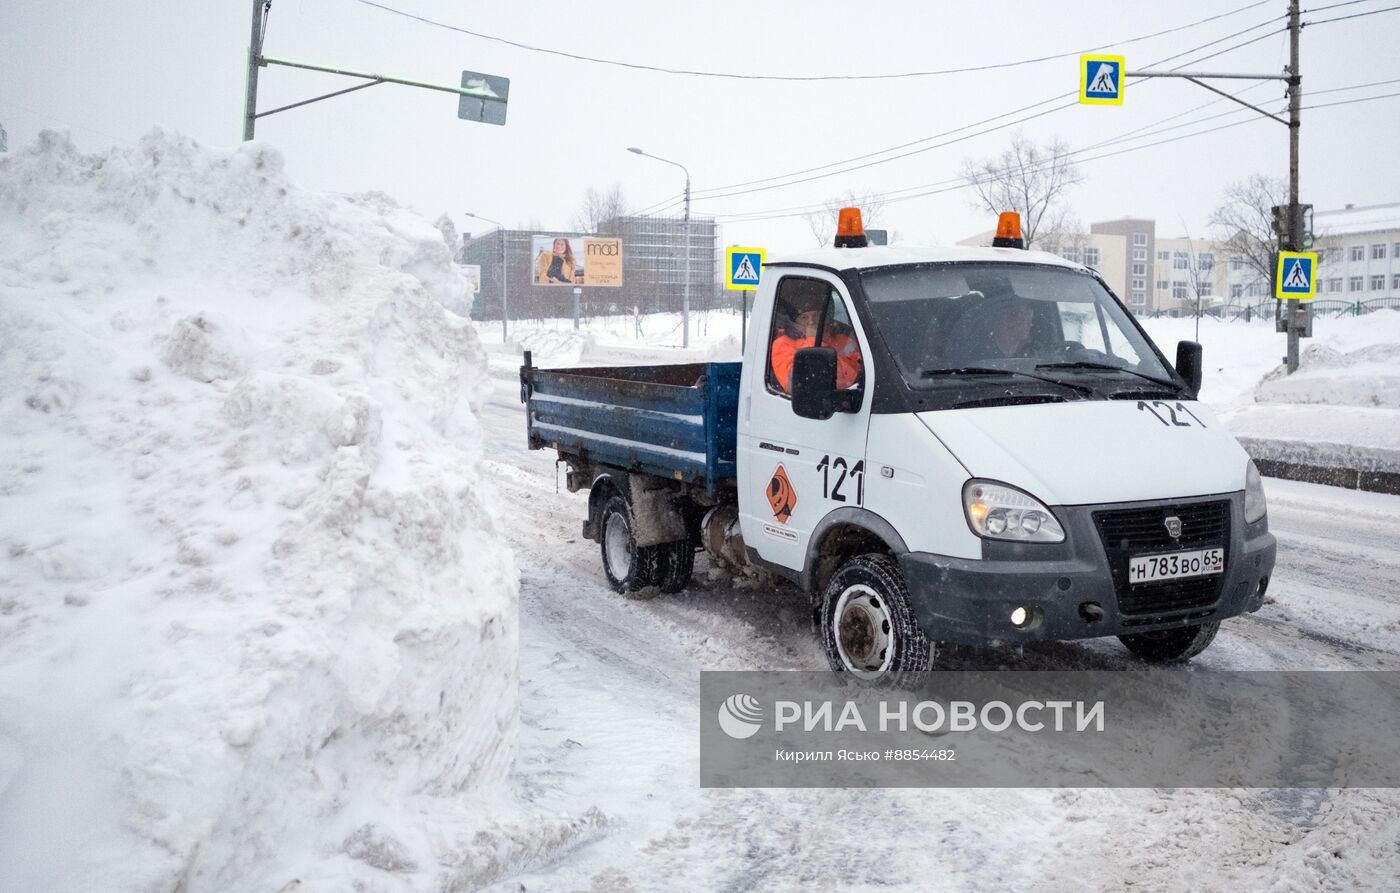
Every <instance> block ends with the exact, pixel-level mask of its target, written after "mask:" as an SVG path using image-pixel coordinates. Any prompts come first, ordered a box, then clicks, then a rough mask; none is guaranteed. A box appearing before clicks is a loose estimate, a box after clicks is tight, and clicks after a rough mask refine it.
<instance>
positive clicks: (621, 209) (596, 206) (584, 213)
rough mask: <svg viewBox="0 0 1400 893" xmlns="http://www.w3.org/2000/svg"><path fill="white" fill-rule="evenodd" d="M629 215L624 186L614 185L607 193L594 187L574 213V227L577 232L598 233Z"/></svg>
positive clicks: (590, 188) (589, 189) (585, 193)
mask: <svg viewBox="0 0 1400 893" xmlns="http://www.w3.org/2000/svg"><path fill="white" fill-rule="evenodd" d="M626 213H627V196H625V195H623V193H622V184H620V183H614V184H613V185H612V187H611V188H610V189H608V190H606V191H599V190H597V189H594V188H593V187H592V186H590V187H588V189H587V190H585V191H584V193H583V200H582V201H581V202H579V206H578V209H577V210H575V211H574V219H573V226H574V230H575V231H576V232H580V233H597V232H599V231H600V230H601V228H602V227H603V226H605V225H606V224H608V223H610V222H611V221H613V220H616V219H617V218H619V217H621V216H622V215H624V214H626Z"/></svg>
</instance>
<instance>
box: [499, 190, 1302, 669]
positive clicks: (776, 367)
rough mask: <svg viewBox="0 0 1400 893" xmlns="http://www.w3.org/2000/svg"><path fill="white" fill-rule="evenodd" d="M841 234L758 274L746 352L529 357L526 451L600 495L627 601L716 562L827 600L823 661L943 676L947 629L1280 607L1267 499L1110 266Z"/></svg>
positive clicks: (1011, 244)
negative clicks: (549, 455) (564, 365)
mask: <svg viewBox="0 0 1400 893" xmlns="http://www.w3.org/2000/svg"><path fill="white" fill-rule="evenodd" d="M1020 246H1021V240H1020V233H1019V221H1018V220H1016V219H1015V218H1014V215H1003V220H1002V221H1001V223H1000V225H999V227H998V236H997V239H996V242H995V243H994V246H993V247H988V248H946V249H926V248H903V247H884V246H867V245H866V244H865V238H864V236H863V234H862V232H861V228H860V222H859V213H858V212H857V211H855V210H854V209H847V210H846V211H843V212H842V219H841V221H840V227H839V229H838V235H837V244H836V246H835V247H832V248H829V249H823V250H818V251H814V252H811V253H807V254H801V255H796V256H793V257H790V258H787V259H785V260H782V261H780V262H771V263H768V264H765V265H764V267H763V270H762V277H761V284H760V287H759V289H758V292H757V295H756V300H755V303H754V310H753V316H752V319H751V323H750V327H749V332H748V338H747V347H746V350H745V353H744V358H743V362H742V363H702V364H686V365H671V366H643V367H637V366H632V367H603V368H590V369H554V370H546V369H539V368H535V367H534V366H533V365H532V364H531V361H530V358H529V356H528V355H527V356H526V363H525V366H524V367H522V369H521V396H522V400H524V401H525V402H526V404H527V413H526V414H527V418H528V439H529V445H530V447H531V448H535V449H553V450H556V451H557V452H558V454H559V456H560V458H561V459H562V460H564V461H565V462H567V463H568V467H569V473H568V484H569V487H570V489H572V490H579V489H587V490H588V491H589V494H590V495H589V501H588V517H587V519H586V520H585V521H584V525H583V530H584V535H585V536H587V537H589V538H590V539H593V540H596V541H597V542H598V543H599V544H600V548H601V553H602V559H603V569H604V572H605V574H606V575H607V578H608V580H609V582H610V583H611V585H612V586H613V587H614V588H615V589H617V590H619V591H637V590H640V589H643V588H646V587H656V588H658V589H660V590H661V591H668V592H674V591H678V590H679V589H681V588H683V587H684V586H686V585H687V583H688V581H689V579H690V574H691V569H692V567H693V563H694V559H695V554H696V552H697V550H700V549H704V550H706V551H707V552H708V554H709V556H710V560H711V562H712V563H713V564H716V565H718V566H722V567H727V568H730V569H733V570H735V571H739V572H745V571H752V569H755V568H758V569H763V570H764V571H766V572H771V573H773V574H776V575H778V576H780V577H784V578H786V579H788V580H791V581H792V582H793V583H795V584H796V585H797V586H799V587H801V589H802V590H803V591H804V592H805V593H806V594H807V596H808V597H809V599H810V605H811V609H812V616H813V619H814V621H815V626H816V629H817V630H818V631H819V635H820V637H821V641H822V643H823V646H824V647H825V650H826V654H827V656H828V659H829V661H830V663H831V666H832V667H833V668H834V669H836V670H839V671H845V672H849V673H852V674H856V675H857V676H859V677H861V678H862V679H867V680H875V679H880V678H883V677H886V676H888V675H890V674H898V673H904V672H909V671H917V670H921V669H925V668H928V666H929V662H930V653H931V648H930V644H931V643H934V642H958V643H982V644H986V643H1008V644H1017V643H1023V642H1029V641H1036V640H1045V639H1082V638H1090V637H1098V636H1117V637H1118V638H1119V639H1120V640H1121V641H1122V642H1123V644H1124V645H1126V646H1127V648H1128V649H1130V650H1131V651H1132V652H1133V653H1134V654H1136V655H1138V656H1140V657H1141V658H1143V659H1145V660H1148V661H1178V660H1185V659H1187V658H1190V657H1192V656H1194V655H1196V654H1198V653H1200V652H1201V651H1202V650H1203V649H1204V648H1205V647H1206V646H1207V645H1209V644H1210V642H1211V640H1212V639H1213V638H1214V637H1215V634H1216V630H1217V628H1218V627H1219V625H1220V623H1221V621H1223V620H1226V619H1228V618H1230V617H1234V616H1237V615H1239V614H1242V613H1245V612H1247V611H1255V610H1258V608H1259V607H1260V606H1261V605H1262V604H1263V600H1264V594H1265V591H1266V590H1267V588H1268V585H1269V576H1270V574H1271V573H1272V572H1273V566H1274V558H1275V551H1276V546H1275V540H1274V537H1273V536H1272V535H1271V534H1270V533H1269V529H1268V517H1267V514H1266V506H1265V499H1264V492H1263V487H1262V484H1261V480H1260V477H1259V473H1258V471H1257V469H1256V468H1255V467H1254V464H1253V463H1252V462H1251V461H1250V460H1249V457H1248V456H1247V455H1246V454H1245V452H1244V450H1243V449H1242V448H1241V447H1240V445H1239V443H1238V442H1236V440H1235V438H1234V437H1232V436H1231V434H1230V432H1229V431H1228V430H1226V428H1225V426H1224V425H1222V424H1221V423H1220V422H1219V421H1218V420H1217V419H1216V417H1215V415H1214V414H1213V413H1212V412H1211V411H1210V410H1209V409H1208V408H1207V407H1206V406H1204V405H1203V404H1201V403H1200V402H1198V401H1197V399H1196V394H1197V392H1198V390H1199V388H1200V384H1201V348H1200V345H1198V344H1195V343H1192V342H1185V341H1184V342H1181V343H1180V344H1179V345H1178V347H1177V355H1176V362H1175V364H1172V363H1169V362H1168V361H1167V359H1166V358H1165V357H1164V356H1163V355H1162V353H1161V351H1159V350H1158V349H1157V347H1156V346H1155V345H1154V344H1153V343H1152V341H1151V339H1149V338H1148V336H1147V333H1146V332H1144V331H1143V329H1142V327H1141V326H1140V325H1138V323H1137V321H1136V320H1135V319H1134V318H1133V316H1132V315H1131V314H1130V313H1129V312H1128V311H1127V309H1126V308H1125V307H1124V306H1123V304H1122V302H1121V301H1120V300H1119V299H1118V298H1117V297H1115V296H1114V294H1113V292H1112V291H1111V290H1110V289H1109V287H1108V285H1107V284H1106V283H1105V282H1104V280H1103V279H1102V277H1100V276H1099V275H1098V273H1096V272H1095V271H1094V270H1092V269H1089V268H1086V267H1083V266H1080V265H1078V264H1074V263H1070V262H1068V261H1065V260H1062V259H1061V258H1058V257H1055V256H1053V255H1049V254H1044V253H1039V252H1033V251H1026V250H1024V249H1022V248H1021V247H1020Z"/></svg>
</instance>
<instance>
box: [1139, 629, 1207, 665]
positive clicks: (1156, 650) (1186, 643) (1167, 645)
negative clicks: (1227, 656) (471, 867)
mask: <svg viewBox="0 0 1400 893" xmlns="http://www.w3.org/2000/svg"><path fill="white" fill-rule="evenodd" d="M1219 629H1220V624H1219V623H1218V622H1216V623H1202V624H1200V625H1198V626H1184V627H1182V628H1181V629H1164V630H1158V631H1157V632H1153V633H1134V634H1133V635H1131V636H1119V637H1118V641H1120V642H1122V643H1123V644H1124V645H1125V646H1127V648H1128V650H1129V651H1131V652H1132V653H1133V654H1136V655H1137V656H1138V657H1140V658H1142V659H1143V660H1146V661H1151V662H1152V663H1154V664H1164V663H1172V662H1174V661H1182V660H1190V659H1191V658H1193V657H1195V656H1196V655H1198V654H1200V653H1201V652H1202V651H1205V650H1206V647H1207V646H1208V645H1210V643H1211V642H1213V641H1215V633H1216V632H1217V631H1218V630H1219Z"/></svg>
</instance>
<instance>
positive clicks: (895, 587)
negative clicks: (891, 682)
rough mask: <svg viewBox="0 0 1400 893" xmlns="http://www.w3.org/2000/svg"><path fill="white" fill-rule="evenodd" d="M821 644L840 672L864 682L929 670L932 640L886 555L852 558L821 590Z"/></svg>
mask: <svg viewBox="0 0 1400 893" xmlns="http://www.w3.org/2000/svg"><path fill="white" fill-rule="evenodd" d="M821 618H822V623H821V627H822V645H823V646H825V648H826V659H827V661H828V662H829V663H830V664H831V668H832V669H833V670H835V671H836V672H838V673H850V674H851V675H852V676H854V677H856V678H857V679H859V680H861V681H862V682H876V681H885V680H888V679H896V678H898V677H899V676H901V675H903V674H905V673H917V672H922V671H924V670H927V669H928V668H929V642H928V639H927V638H926V637H925V636H924V631H923V630H922V629H920V628H919V625H918V623H916V622H915V621H914V610H913V607H912V606H911V604H910V601H909V588H908V587H907V586H906V585H905V584H904V575H903V574H901V573H900V571H899V565H898V564H897V563H895V560H894V559H893V558H891V557H889V556H888V555H877V554H872V555H861V556H859V557H856V558H852V559H850V560H849V561H847V562H846V563H845V564H843V565H841V567H840V568H839V569H838V570H837V571H836V573H835V574H833V575H832V577H831V581H830V582H829V583H827V585H826V589H825V590H823V592H822V610H821Z"/></svg>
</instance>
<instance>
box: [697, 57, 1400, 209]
mask: <svg viewBox="0 0 1400 893" xmlns="http://www.w3.org/2000/svg"><path fill="white" fill-rule="evenodd" d="M1386 83H1400V79H1397V80H1395V81H1377V82H1374V83H1372V84H1357V85H1353V86H1350V87H1336V88H1332V89H1330V90H1318V91H1315V92H1314V94H1313V95H1317V94H1320V93H1335V92H1340V91H1343V90H1355V89H1360V88H1362V87H1367V86H1377V85H1379V84H1386ZM1397 97H1400V92H1395V93H1383V94H1380V95H1377V96H1362V97H1358V98H1356V99H1343V100H1338V101H1336V102H1324V103H1314V104H1312V105H1306V106H1303V109H1304V110H1310V109H1323V108H1332V107H1335V106H1344V105H1353V104H1356V103H1362V102H1374V101H1378V100H1382V99H1393V98H1397ZM1242 111H1244V110H1234V109H1232V110H1230V111H1229V112H1226V113H1223V115H1230V114H1238V113H1240V112H1242ZM1223 115H1213V116H1210V117H1209V118H1204V119H1201V120H1197V121H1190V122H1186V123H1184V124H1180V125H1175V126H1173V127H1168V128H1163V129H1162V130H1160V131H1156V132H1155V133H1146V134H1141V135H1139V136H1137V137H1133V138H1132V139H1142V138H1144V137H1148V136H1155V135H1158V134H1160V133H1165V132H1167V131H1170V130H1175V129H1179V128H1181V127H1189V126H1194V125H1196V124H1200V123H1203V122H1204V121H1207V120H1211V119H1212V118H1219V117H1222V116H1223ZM1262 120H1264V119H1263V118H1260V117H1256V116H1250V117H1248V118H1244V119H1242V120H1239V121H1232V122H1229V123H1225V124H1220V125H1217V126H1215V127H1209V128H1206V129H1204V130H1198V131H1193V132H1191V133H1185V134H1181V135H1179V136H1174V137H1169V138H1167V139H1162V140H1155V141H1153V142H1150V143H1144V144H1142V145H1138V146H1128V147H1126V148H1122V149H1117V150H1115V151H1112V152H1104V153H1101V154H1098V155H1092V156H1089V157H1078V158H1076V159H1075V161H1076V163H1079V164H1087V163H1090V162H1094V161H1100V160H1102V159H1105V158H1113V157H1116V156H1118V155H1125V154H1128V153H1130V152H1137V151H1140V150H1142V149H1150V148H1153V147H1155V146H1161V145H1166V144H1168V143H1174V142H1179V141H1181V140H1185V139H1191V138H1194V137H1198V136H1205V135H1207V134H1211V133H1216V132H1219V131H1222V130H1228V129H1230V128H1233V127H1239V126H1241V125H1244V124H1249V123H1252V122H1255V121H1262ZM1125 140H1128V141H1130V139H1128V138H1126V136H1120V137H1115V138H1112V139H1109V140H1105V141H1103V142H1101V143H1096V144H1094V145H1092V146H1086V147H1084V148H1082V149H1076V150H1073V151H1071V152H1068V153H1064V154H1063V155H1058V156H1055V157H1053V158H1050V159H1047V161H1046V162H1045V164H1044V165H1042V166H1041V167H1039V168H1034V169H1033V170H1041V169H1043V168H1044V167H1048V166H1050V165H1053V164H1056V163H1059V162H1060V161H1061V160H1062V159H1063V158H1065V157H1068V156H1071V155H1080V154H1081V153H1086V152H1089V151H1092V150H1094V149H1096V148H1104V147H1107V146H1108V145H1112V144H1114V143H1117V142H1123V141H1125ZM971 185H972V184H970V183H968V182H966V181H964V180H962V179H961V178H957V179H956V180H940V181H935V182H932V183H925V184H921V185H919V186H909V187H904V188H903V189H895V190H889V191H888V192H884V193H877V195H878V196H879V197H880V198H881V199H882V200H883V201H884V202H885V203H886V204H896V203H898V202H902V201H908V200H911V199H916V198H925V197H927V196H931V195H939V194H942V193H947V192H956V191H957V190H960V189H966V188H969V187H970V186H971ZM901 192H908V193H910V194H907V195H897V194H896V193H901ZM824 208H825V205H822V204H813V205H809V206H803V207H798V208H791V209H789V208H782V209H777V210H776V212H769V211H754V212H736V213H732V214H725V213H721V214H716V215H715V217H716V218H717V219H721V220H725V221H727V222H731V223H751V222H755V221H759V220H776V219H783V218H789V217H805V216H806V215H808V214H811V213H813V212H816V211H820V210H823V209H824Z"/></svg>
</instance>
